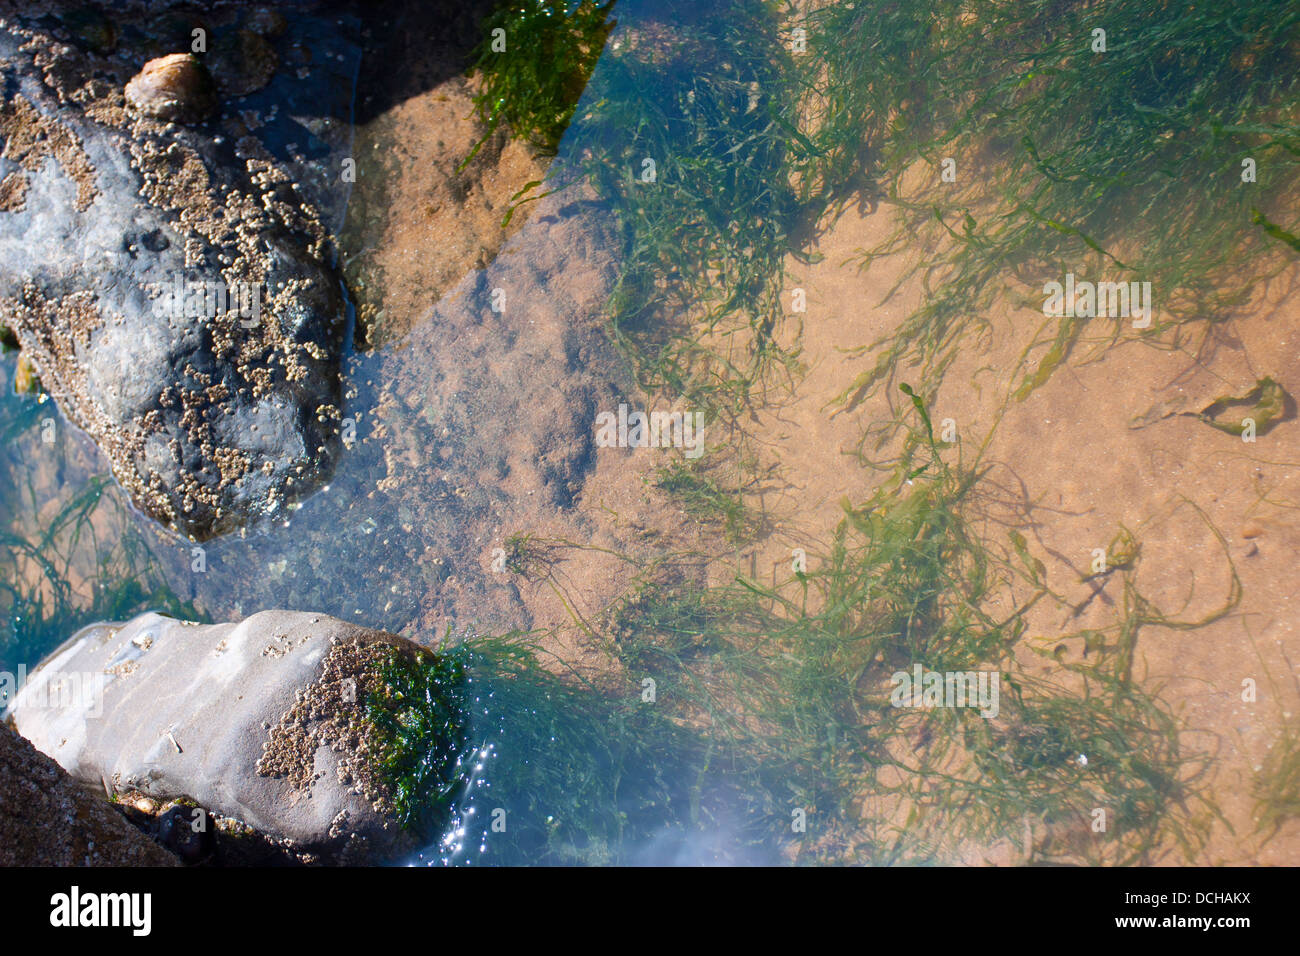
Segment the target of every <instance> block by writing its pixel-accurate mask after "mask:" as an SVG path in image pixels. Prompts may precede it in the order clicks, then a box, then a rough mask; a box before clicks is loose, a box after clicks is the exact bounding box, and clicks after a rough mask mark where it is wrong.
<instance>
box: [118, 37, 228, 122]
mask: <svg viewBox="0 0 1300 956" xmlns="http://www.w3.org/2000/svg"><path fill="white" fill-rule="evenodd" d="M125 94H126V102H127V105H128V106H130V107H131V108H132V109H134V110H136V111H137V112H140V113H143V114H144V115H145V116H152V117H154V118H156V119H160V120H163V121H164V122H174V123H184V124H187V125H189V124H192V123H200V122H202V121H203V120H205V119H206V118H207V117H208V115H209V114H210V113H211V112H212V111H213V110H214V109H215V108H216V105H217V88H216V84H215V83H213V82H212V75H211V74H210V73H208V68H207V67H206V66H204V65H203V63H202V62H201V61H200V60H199V58H198V57H196V56H195V55H194V54H192V53H170V54H168V55H167V56H163V57H159V58H158V59H156V60H150V61H149V62H148V63H146V64H145V65H144V69H142V70H141V71H140V72H139V73H137V74H136V75H135V76H133V77H132V78H131V80H130V81H129V82H128V83H127V84H126V90H125Z"/></svg>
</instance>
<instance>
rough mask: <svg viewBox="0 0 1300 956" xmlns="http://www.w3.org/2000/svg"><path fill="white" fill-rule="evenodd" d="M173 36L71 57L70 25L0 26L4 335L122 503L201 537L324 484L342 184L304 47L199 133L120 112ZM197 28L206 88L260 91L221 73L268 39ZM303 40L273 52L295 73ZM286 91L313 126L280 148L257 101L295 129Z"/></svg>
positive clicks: (331, 414)
mask: <svg viewBox="0 0 1300 956" xmlns="http://www.w3.org/2000/svg"><path fill="white" fill-rule="evenodd" d="M214 16H215V15H214ZM234 16H235V14H234V13H229V14H227V19H229V18H230V17H234ZM173 20H175V22H173ZM187 23H188V21H186V20H185V19H184V18H183V17H181V18H180V19H177V18H176V17H175V16H171V15H169V18H162V19H158V20H157V21H156V22H154V21H149V22H146V23H144V24H143V25H141V24H132V23H129V22H125V21H123V22H115V21H114V22H110V23H109V26H110V27H111V28H112V29H111V31H110V30H108V29H107V28H105V29H103V30H99V31H97V32H96V31H93V30H92V31H91V32H90V35H91V36H92V37H100V36H103V37H109V38H111V39H112V40H113V43H112V48H111V50H105V49H104V47H105V45H107V44H108V40H107V39H104V40H92V41H84V39H79V38H82V37H83V36H84V35H85V34H86V32H87V31H86V29H84V24H82V22H81V21H74V20H72V19H70V18H67V17H64V18H63V19H54V18H49V17H46V18H42V19H40V20H27V19H22V18H16V17H8V18H5V17H0V138H2V139H3V150H2V151H0V324H3V325H8V326H10V327H12V328H13V330H14V331H15V332H16V333H17V337H18V340H19V342H20V344H21V346H22V349H23V351H24V352H25V353H26V354H27V356H28V357H29V359H30V360H32V361H33V362H34V364H35V366H36V369H37V371H38V372H39V374H40V379H41V382H42V383H43V385H44V386H45V387H46V388H47V389H48V390H49V391H50V393H51V394H52V395H53V397H54V398H55V399H56V401H57V402H58V404H59V407H60V408H61V410H62V411H63V412H64V414H65V415H67V416H68V418H70V419H71V420H72V421H73V422H74V423H76V424H77V425H78V426H80V427H81V428H82V429H84V430H85V431H86V432H87V433H88V434H89V435H90V436H91V437H92V438H93V439H94V440H95V442H96V443H97V444H98V445H99V446H100V448H101V449H102V450H103V451H104V452H105V454H106V456H107V458H108V459H109V461H110V463H111V465H112V468H113V472H114V474H115V476H116V477H117V479H118V480H119V481H120V482H121V484H122V485H123V487H124V488H126V489H127V491H128V492H129V493H130V494H131V496H132V498H133V500H134V501H135V503H136V504H137V505H138V506H139V507H140V508H141V509H142V510H144V511H145V512H147V513H148V514H150V515H152V516H154V517H156V518H157V519H159V520H160V521H162V522H163V523H165V524H167V525H169V526H171V527H173V528H176V529H177V530H179V531H182V532H184V533H186V534H188V535H190V536H192V537H194V538H200V539H201V538H206V537H209V536H211V535H213V534H216V533H220V532H222V531H225V530H228V529H230V528H232V527H234V526H236V525H237V524H240V523H242V522H244V521H246V520H247V519H248V518H249V517H250V516H254V515H259V514H263V513H267V512H275V511H277V510H279V509H280V508H281V507H283V505H284V504H285V503H287V502H288V501H290V500H292V499H294V498H296V497H299V496H301V495H302V494H303V493H305V492H307V491H309V490H311V488H313V487H314V486H315V485H316V484H318V483H319V482H320V481H322V480H323V479H324V478H325V477H327V476H328V474H329V472H330V470H331V468H332V466H333V462H334V458H335V457H336V454H337V451H338V433H339V426H338V421H339V419H340V417H341V415H340V411H339V405H340V401H341V398H340V388H341V385H340V374H339V373H340V361H341V351H342V346H343V338H344V332H345V326H346V313H345V305H344V300H343V298H342V294H341V288H340V285H339V280H338V277H337V275H336V273H335V271H334V269H333V268H332V265H331V263H332V259H333V250H332V245H331V240H330V238H329V233H330V229H331V228H333V225H334V224H333V223H332V222H331V219H333V218H336V217H337V215H338V214H339V213H340V212H341V209H342V206H343V204H344V203H345V201H346V187H345V186H344V185H342V184H341V182H340V179H339V176H338V171H339V168H338V164H337V163H336V162H334V161H333V160H335V159H337V156H331V154H329V152H328V151H329V148H330V147H331V146H334V145H338V144H337V142H335V143H330V142H328V139H329V138H330V136H331V135H332V136H333V137H334V138H335V139H336V140H337V139H338V137H339V136H340V135H341V133H340V130H341V128H343V127H346V125H347V124H346V123H345V122H342V121H339V120H338V119H337V118H336V117H334V116H330V115H327V114H328V112H329V111H331V110H336V109H337V108H338V106H339V104H338V102H337V101H338V100H339V98H340V97H339V87H340V84H339V83H338V82H337V79H338V77H337V75H336V74H335V73H331V72H330V71H331V70H333V69H335V68H336V67H335V64H336V63H337V62H338V60H343V59H345V57H344V54H343V53H337V54H335V53H334V51H332V50H330V51H329V53H330V56H331V58H333V57H335V56H337V57H338V60H334V61H333V62H331V60H326V59H325V58H324V57H321V56H320V54H321V53H322V52H324V50H322V49H321V48H320V47H319V46H318V47H317V49H316V51H315V52H316V58H317V61H318V62H319V64H320V65H313V66H312V67H311V68H310V69H309V68H308V67H306V66H302V67H299V68H298V70H297V71H296V72H295V73H293V74H289V75H282V76H279V77H277V80H276V82H277V83H278V84H280V85H279V86H276V87H275V89H271V88H268V89H267V90H263V91H262V92H261V93H259V94H258V96H262V97H263V99H261V100H258V99H256V98H255V97H247V98H245V99H243V100H237V101H235V100H232V101H228V102H225V103H223V112H222V113H221V114H220V116H219V117H218V118H216V119H213V120H212V121H211V122H209V123H206V124H200V125H196V126H193V127H181V126H177V125H175V124H170V123H167V122H164V121H163V120H162V119H159V118H156V117H154V116H150V115H144V113H142V112H139V111H137V110H135V109H132V108H128V105H127V102H126V100H125V98H124V95H123V89H124V87H125V86H126V85H127V82H128V81H129V80H130V78H131V77H132V76H134V75H135V74H136V73H138V72H139V71H140V69H141V67H142V66H144V63H145V61H146V60H147V59H149V58H150V57H151V56H153V55H156V54H157V53H158V52H159V51H160V50H162V51H167V50H168V45H169V44H173V45H172V46H171V47H170V49H171V51H173V52H174V51H175V49H176V48H175V46H174V44H176V43H180V42H185V43H188V39H187V38H188V37H189V34H190V31H189V30H188V28H187ZM312 23H313V21H311V20H310V18H301V19H300V18H295V21H294V29H297V30H300V31H302V30H306V29H308V28H309V27H310V26H311V24H312ZM205 24H206V26H205V29H207V30H209V31H210V36H211V42H212V44H213V52H212V54H211V56H210V58H209V59H210V62H211V63H212V64H213V68H214V72H218V76H217V81H218V86H220V87H222V88H225V89H230V88H236V89H239V90H241V91H242V90H251V89H254V88H256V87H257V85H258V84H259V83H265V82H266V76H267V75H268V74H267V68H268V64H270V65H272V66H273V65H274V62H275V61H273V60H265V61H258V62H256V63H248V64H246V67H247V70H246V72H247V74H248V75H247V76H235V77H234V80H233V81H231V79H230V77H229V76H226V78H225V81H223V76H222V74H221V73H220V72H219V70H218V68H220V69H221V70H225V71H226V72H227V74H229V73H230V72H232V71H234V72H238V71H239V70H240V69H241V66H240V62H238V61H239V60H240V56H241V55H242V54H240V52H239V51H240V50H242V49H243V47H241V46H238V44H239V43H242V42H244V41H245V40H247V41H248V42H247V43H246V44H245V45H246V46H248V47H249V48H250V49H253V48H254V47H256V49H255V50H254V53H256V52H257V51H258V50H260V51H261V52H262V54H263V55H265V54H267V53H268V52H270V53H273V52H274V51H273V50H271V48H270V46H269V44H270V42H271V41H270V40H267V39H265V38H263V37H261V36H260V35H259V34H254V33H253V32H252V31H251V30H247V29H244V28H243V27H242V26H240V24H239V22H236V21H231V22H229V23H226V22H224V21H220V20H211V21H205ZM149 31H153V32H149ZM223 31H224V32H223ZM171 34H176V37H172V36H171ZM226 36H233V37H235V40H233V41H229V42H227V41H224V40H223V39H222V38H223V37H226ZM60 37H65V38H67V39H69V40H71V41H73V42H64V40H61V39H60ZM159 37H162V39H159ZM241 38H242V39H241ZM250 38H251V39H250ZM300 40H301V37H299V38H298V39H295V38H294V37H293V36H290V35H287V34H286V35H285V36H284V37H281V38H280V39H279V40H278V41H276V42H277V43H279V45H280V48H281V49H282V52H283V53H284V58H285V59H289V60H290V61H291V62H297V61H293V60H292V56H291V54H293V53H294V51H297V54H298V55H299V58H300V59H302V61H303V62H310V61H311V58H312V50H304V49H302V43H301V42H299V41H300ZM313 42H314V43H315V42H316V41H315V40H314V41H313ZM321 42H322V43H323V42H324V41H321ZM231 43H235V44H236V46H235V47H234V49H235V53H233V54H232V53H231V52H230V49H227V48H228V47H230V46H231ZM223 44H224V45H223ZM223 51H224V52H223ZM223 58H224V59H223ZM232 58H233V59H234V60H235V61H237V62H235V63H234V65H231V63H230V61H231V60H232ZM250 58H253V54H249V55H248V56H246V57H244V59H250ZM303 58H305V59H303ZM349 62H350V63H351V66H350V67H349V68H350V69H353V70H354V69H355V59H354V60H352V61H349ZM204 69H207V67H206V66H205V67H204ZM281 73H282V74H284V73H286V71H285V70H281ZM250 77H251V79H250ZM295 83H296V84H297V85H298V86H300V87H304V88H309V92H311V93H312V94H313V95H315V97H316V98H317V100H318V101H319V102H317V103H316V104H315V108H316V109H317V110H318V111H322V112H320V113H318V114H317V116H316V117H315V118H316V120H319V123H317V124H316V125H315V126H314V127H313V125H312V123H310V122H308V120H307V119H304V118H303V117H302V116H301V115H296V116H294V117H293V120H294V121H293V122H292V123H290V124H289V127H288V128H289V129H291V130H296V131H297V132H296V133H292V132H291V133H288V134H287V135H288V136H292V137H295V138H296V139H297V140H298V142H291V143H286V142H284V141H283V138H282V137H280V136H279V134H278V133H277V129H280V128H281V127H277V126H276V124H275V123H274V122H272V121H271V119H269V116H270V114H273V113H275V112H276V111H275V109H274V108H267V104H268V97H269V96H270V94H275V95H276V96H278V97H279V98H280V99H282V100H283V101H284V102H285V104H286V106H285V109H286V112H289V111H290V106H289V105H288V104H289V95H290V94H289V93H287V92H285V87H286V86H288V87H289V88H292V86H293V84H295ZM276 90H279V93H276V92H275V91H276ZM342 90H343V92H344V93H346V94H348V95H350V90H349V89H348V87H347V84H346V83H345V84H343V85H342ZM331 100H333V101H335V102H330V101H331ZM344 103H346V100H345V101H344ZM274 106H275V100H274V98H270V107H274ZM285 118H286V117H281V118H280V119H281V120H283V119H285ZM313 128H314V130H315V132H313ZM327 130H328V131H330V132H329V133H326V132H325V131H327ZM316 132H320V133H321V134H322V135H323V136H325V137H326V140H325V141H322V140H321V139H320V138H319V137H316V136H315V133H316ZM304 149H306V150H307V151H308V152H311V151H312V150H313V149H315V150H316V151H317V153H318V155H316V156H305V155H303V150H304ZM291 154H292V155H298V156H300V157H301V158H302V159H303V161H302V162H301V163H300V164H297V165H296V166H295V165H293V164H290V163H288V162H286V161H285V160H284V157H285V156H289V155H291ZM323 158H328V159H330V161H329V162H324V161H322V159H323ZM308 168H314V169H316V170H317V172H316V173H313V174H308V175H307V176H306V177H305V178H306V179H310V180H312V181H311V182H304V183H303V184H302V187H303V188H300V184H299V183H298V182H297V179H298V178H299V177H298V176H297V175H295V174H296V173H297V172H298V171H299V170H302V169H308ZM178 292H179V293H180V294H179V295H178V294H177V293H178Z"/></svg>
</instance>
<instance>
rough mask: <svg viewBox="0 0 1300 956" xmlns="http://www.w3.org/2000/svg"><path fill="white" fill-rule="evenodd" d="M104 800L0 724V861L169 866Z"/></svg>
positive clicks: (168, 856)
mask: <svg viewBox="0 0 1300 956" xmlns="http://www.w3.org/2000/svg"><path fill="white" fill-rule="evenodd" d="M177 862H178V861H177V859H176V857H174V856H172V855H171V854H170V853H168V852H167V851H166V850H164V849H163V848H162V847H160V846H159V845H158V844H156V843H154V842H153V841H152V840H150V839H149V837H147V836H146V835H145V834H143V833H141V832H140V831H139V830H137V829H136V828H135V827H133V826H131V824H130V823H128V822H127V821H126V819H125V818H124V817H123V816H122V814H121V813H119V812H118V811H117V810H116V809H115V808H114V807H113V806H112V804H110V803H109V802H108V798H107V796H106V795H105V794H104V792H103V791H102V790H100V791H99V792H98V793H95V792H94V791H93V790H92V789H90V788H88V787H87V786H86V785H85V784H83V783H81V782H80V781H78V780H74V779H73V778H72V777H70V776H68V774H67V773H66V772H64V770H63V769H62V768H60V767H59V765H58V764H56V763H55V762H54V761H53V760H51V759H50V758H49V757H47V756H46V755H45V754H43V753H41V752H40V751H38V750H37V749H36V748H35V747H33V746H32V745H31V744H30V743H29V742H28V741H26V740H24V739H23V738H22V737H19V736H18V735H17V734H16V733H14V732H13V731H12V730H10V729H9V728H8V727H6V726H0V866H175V865H176V864H177Z"/></svg>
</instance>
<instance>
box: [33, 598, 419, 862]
mask: <svg viewBox="0 0 1300 956" xmlns="http://www.w3.org/2000/svg"><path fill="white" fill-rule="evenodd" d="M417 653H419V651H418V648H417V647H416V645H414V644H411V643H410V642H407V641H405V640H403V639H401V638H398V637H394V636H393V635H390V634H385V633H383V632H380V631H371V630H367V629H365V628H360V627H357V626H355V625H352V624H348V623H346V622H344V621H340V620H337V619H335V618H331V617H327V616H324V615H320V614H308V613H300V612H292V611H266V612H263V613H261V614H255V615H253V616H252V617H249V618H247V619H246V620H244V621H243V622H241V623H239V624H215V625H196V624H191V623H187V622H182V621H176V620H172V619H171V618H165V617H162V616H160V615H157V614H145V615H142V616H140V617H138V618H135V619H134V620H132V621H129V622H127V623H125V624H99V625H94V626H91V627H88V628H86V629H84V630H82V631H80V632H79V633H77V634H76V635H74V636H73V637H72V638H71V639H70V640H69V641H68V642H67V643H65V644H64V645H63V646H62V647H61V648H59V649H58V650H57V651H56V652H55V653H54V654H52V655H51V656H50V657H49V658H47V659H46V660H45V661H44V662H43V663H42V664H41V666H40V667H39V668H38V669H36V670H35V671H34V672H33V673H32V674H31V675H30V676H29V677H28V680H27V682H26V683H25V685H24V686H23V688H22V689H21V691H19V693H18V695H17V697H16V699H15V700H14V703H13V704H12V705H11V707H10V710H9V715H10V716H11V717H12V720H13V722H14V726H15V727H16V728H17V730H18V732H19V733H21V734H22V735H23V736H25V737H26V738H28V739H29V740H30V741H31V742H32V743H33V744H35V746H36V747H37V748H38V749H39V750H41V751H43V752H44V753H46V754H48V755H49V756H51V757H53V758H54V759H55V760H56V761H57V762H58V763H59V765H60V766H62V767H63V768H64V769H65V770H67V772H68V773H70V774H72V775H73V776H74V777H77V778H79V779H81V780H85V781H88V782H91V783H93V784H95V785H96V786H100V787H103V788H105V789H108V790H111V791H112V792H114V793H115V794H122V795H127V796H128V797H129V800H130V802H132V803H134V802H137V801H138V800H140V799H141V798H143V801H144V802H150V801H152V802H154V803H159V804H161V803H163V802H165V801H169V800H175V799H178V798H183V799H185V800H187V801H192V802H193V804H195V805H197V806H198V807H201V808H203V810H204V811H205V812H206V813H207V814H209V815H210V816H211V817H212V819H213V820H214V821H216V822H215V823H214V826H215V827H217V829H218V830H219V833H220V834H221V835H223V836H226V837H230V839H227V840H226V843H227V844H229V843H231V842H233V841H234V837H240V838H243V839H246V838H247V837H249V836H251V835H254V834H255V835H256V837H257V838H258V839H259V840H260V841H262V842H264V843H269V844H270V845H272V846H273V847H275V848H277V849H278V851H279V852H280V854H281V855H282V856H283V857H286V858H289V859H291V860H296V861H300V862H309V863H314V862H327V863H368V862H375V861H379V860H386V859H391V858H393V857H395V856H397V855H400V854H402V853H405V852H409V851H410V850H412V849H414V848H415V844H416V834H414V833H413V832H411V831H408V830H407V829H405V828H403V827H402V826H400V825H399V824H398V822H397V819H396V817H395V814H394V801H393V789H392V784H391V781H390V780H389V779H388V777H387V776H386V773H385V770H384V768H383V766H382V765H381V755H382V754H383V753H385V752H387V751H385V750H384V747H383V741H382V737H381V735H380V733H379V732H378V731H377V730H376V729H375V727H374V726H373V724H371V723H369V720H368V716H367V714H368V710H367V704H368V702H372V701H373V700H374V696H373V695H374V694H375V693H377V692H379V691H380V690H381V689H382V688H383V687H384V686H385V685H384V683H383V681H384V677H383V676H382V674H381V668H383V667H384V666H385V665H386V663H390V662H391V661H392V660H393V655H403V656H405V659H406V660H411V659H412V656H413V655H416V654H417ZM249 828H251V833H250V830H249ZM225 856H226V858H227V859H231V860H232V861H238V859H239V857H238V854H232V853H230V852H226V854H225Z"/></svg>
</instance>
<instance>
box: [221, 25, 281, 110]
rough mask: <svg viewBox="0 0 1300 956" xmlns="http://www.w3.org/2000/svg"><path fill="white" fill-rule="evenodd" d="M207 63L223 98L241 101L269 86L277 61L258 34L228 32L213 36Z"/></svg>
mask: <svg viewBox="0 0 1300 956" xmlns="http://www.w3.org/2000/svg"><path fill="white" fill-rule="evenodd" d="M207 63H208V66H209V67H210V68H211V69H212V73H213V75H214V76H215V77H216V81H217V86H218V88H220V90H221V94H222V95H223V96H230V97H242V96H247V95H248V94H249V93H253V92H256V91H257V90H260V89H262V88H263V87H264V86H266V84H268V83H270V82H271V77H272V76H274V75H275V69H276V66H277V65H278V64H279V61H278V60H277V58H276V55H275V50H274V49H273V48H272V47H271V44H270V43H269V42H268V41H267V39H266V38H265V37H264V36H262V35H261V34H260V33H255V32H254V31H252V30H230V31H226V32H223V33H219V34H218V35H217V37H216V39H215V40H214V41H213V43H212V49H211V50H210V51H209V52H208V56H207Z"/></svg>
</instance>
